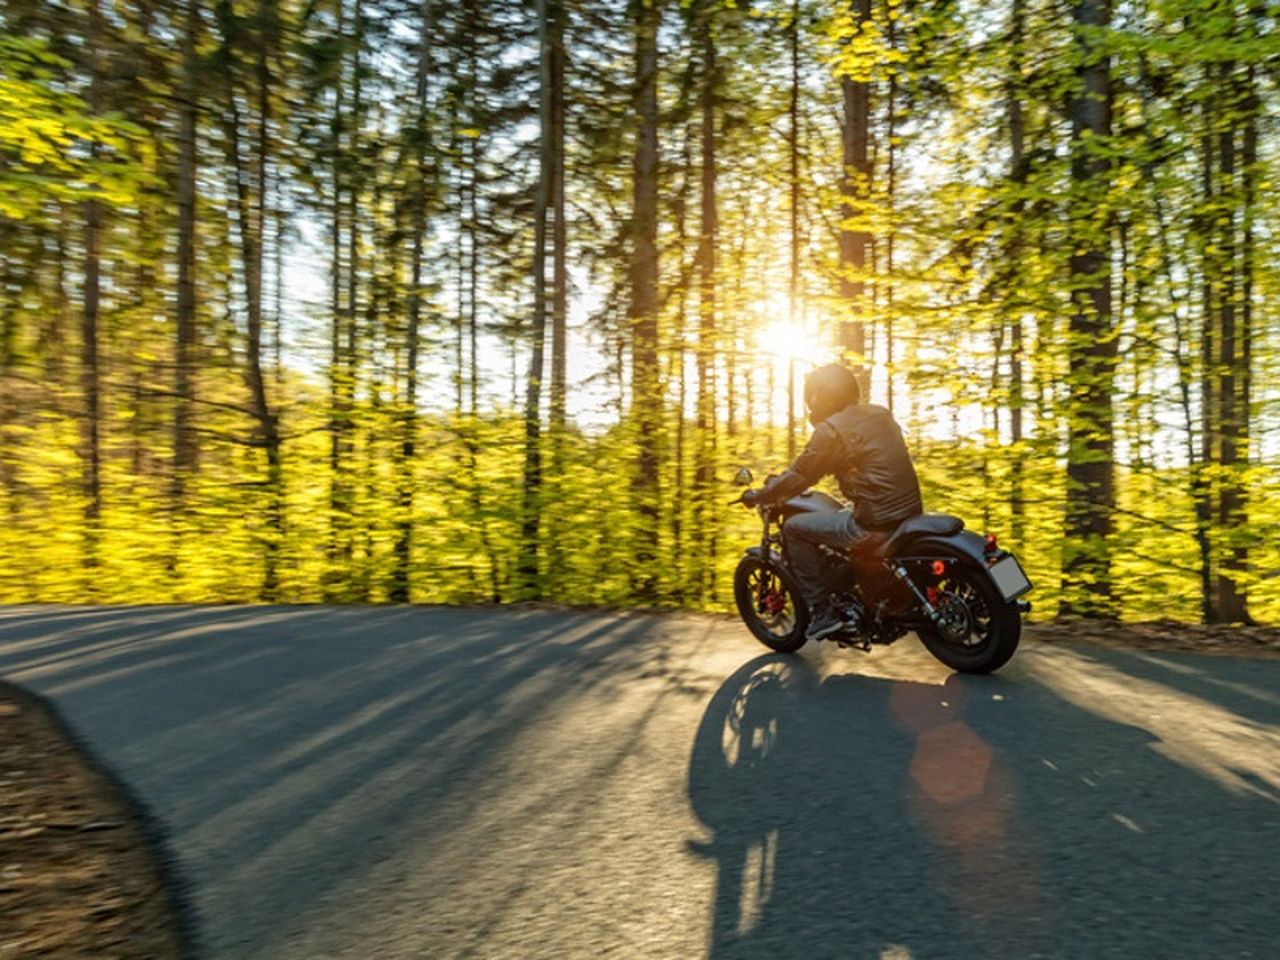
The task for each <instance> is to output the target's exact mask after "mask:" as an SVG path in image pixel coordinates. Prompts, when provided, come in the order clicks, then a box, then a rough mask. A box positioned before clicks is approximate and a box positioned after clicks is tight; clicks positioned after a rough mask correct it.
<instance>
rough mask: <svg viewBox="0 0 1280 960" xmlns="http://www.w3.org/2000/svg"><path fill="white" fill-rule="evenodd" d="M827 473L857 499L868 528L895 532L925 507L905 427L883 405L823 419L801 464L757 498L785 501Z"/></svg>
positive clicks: (858, 515) (853, 407) (860, 406)
mask: <svg viewBox="0 0 1280 960" xmlns="http://www.w3.org/2000/svg"><path fill="white" fill-rule="evenodd" d="M828 474H831V475H834V476H835V478H836V482H837V483H838V484H839V485H840V492H841V493H843V494H844V496H845V498H846V499H848V500H851V501H853V518H854V520H856V521H857V523H858V525H859V526H860V527H862V528H863V529H865V530H892V529H893V528H894V527H896V526H897V525H898V524H900V523H901V522H902V521H903V520H906V519H908V518H910V517H914V516H917V515H919V514H920V513H921V512H922V511H923V509H924V506H923V504H922V502H921V500H920V482H919V481H918V480H917V479H916V470H915V467H914V466H913V465H912V463H911V455H910V454H909V453H908V452H907V445H906V443H905V441H904V440H903V439H902V429H901V428H900V427H899V426H898V424H897V423H896V422H895V421H894V419H893V415H892V414H891V413H889V411H888V410H886V409H885V408H884V407H879V406H876V405H875V404H869V403H851V404H849V406H847V407H845V408H844V409H843V410H840V411H839V412H837V413H834V414H832V415H831V416H830V417H828V418H827V419H826V420H823V421H822V422H821V423H820V424H818V426H817V428H816V429H815V430H814V431H813V436H812V437H810V438H809V443H808V444H807V445H806V446H805V448H804V451H803V452H802V453H801V454H800V456H799V457H797V458H796V462H795V463H793V464H792V465H791V466H790V468H789V469H788V470H787V471H786V472H785V473H783V474H781V475H780V476H777V477H774V478H773V479H772V480H770V481H769V482H768V483H766V484H765V485H764V488H763V489H762V490H761V491H760V493H759V494H758V495H757V497H756V501H757V502H759V503H776V502H778V501H781V500H786V499H787V498H789V497H792V496H795V495H796V494H797V493H800V492H801V491H802V490H805V489H806V488H808V487H811V486H812V485H813V484H815V483H817V482H818V481H819V480H821V479H822V478H823V477H825V476H827V475H828Z"/></svg>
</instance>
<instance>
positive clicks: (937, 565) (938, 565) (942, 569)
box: [933, 560, 947, 577]
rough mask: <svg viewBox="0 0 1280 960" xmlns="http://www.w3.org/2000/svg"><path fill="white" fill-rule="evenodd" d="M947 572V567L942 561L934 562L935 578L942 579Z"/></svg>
mask: <svg viewBox="0 0 1280 960" xmlns="http://www.w3.org/2000/svg"><path fill="white" fill-rule="evenodd" d="M946 572H947V565H946V564H945V563H943V562H942V561H941V560H935V561H933V575H934V576H935V577H940V576H942V575H943V574H944V573H946Z"/></svg>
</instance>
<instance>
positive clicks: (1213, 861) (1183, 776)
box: [688, 655, 1280, 960]
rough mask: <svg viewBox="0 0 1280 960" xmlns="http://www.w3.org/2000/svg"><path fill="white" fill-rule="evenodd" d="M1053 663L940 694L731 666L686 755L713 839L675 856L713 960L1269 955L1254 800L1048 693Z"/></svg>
mask: <svg viewBox="0 0 1280 960" xmlns="http://www.w3.org/2000/svg"><path fill="white" fill-rule="evenodd" d="M1091 663H1092V665H1093V668H1094V669H1095V670H1107V671H1111V672H1112V673H1113V674H1114V677H1113V678H1112V679H1113V680H1114V682H1115V683H1116V684H1119V685H1121V686H1123V685H1125V684H1126V683H1127V682H1132V683H1136V682H1137V681H1136V680H1134V679H1133V678H1128V677H1127V676H1126V675H1125V674H1123V673H1121V672H1119V671H1120V667H1121V666H1122V664H1123V661H1122V660H1120V659H1118V658H1108V659H1107V660H1106V662H1105V663H1103V662H1101V661H1091ZM1061 665H1062V664H1059V663H1058V662H1056V661H1053V660H1050V659H1045V660H1044V662H1043V663H1037V662H1036V658H1035V657H1034V656H1033V657H1030V658H1028V662H1027V665H1025V666H1023V667H1020V668H1018V669H1014V668H1011V669H1010V670H1009V671H1008V673H1007V674H1006V675H1004V676H1003V677H990V678H986V677H964V676H958V675H956V676H951V677H949V678H948V679H947V680H946V682H945V683H943V684H941V685H936V684H927V683H913V682H901V681H892V680H886V679H882V678H878V677H871V676H858V675H843V676H827V677H826V678H825V679H823V678H822V677H821V676H820V674H819V672H818V670H817V669H816V668H815V666H814V664H813V663H812V662H810V660H807V659H805V658H802V657H783V656H777V655H769V656H763V657H758V658H756V659H753V660H751V661H750V662H748V663H746V664H745V665H743V666H742V667H741V668H740V669H739V670H737V671H736V672H735V673H734V674H733V675H732V676H731V677H730V678H729V679H728V680H727V681H726V682H725V683H724V684H723V685H722V686H721V688H720V689H719V691H718V692H717V693H716V694H715V695H714V697H713V698H712V700H711V702H710V703H709V705H708V707H707V710H706V712H705V714H704V716H703V719H702V722H701V725H700V727H699V729H698V731H697V734H696V736H695V739H694V743H693V749H692V753H691V756H690V760H689V771H688V777H689V779H688V787H689V800H690V803H691V806H692V809H693V812H694V814H695V815H696V816H697V818H698V820H699V821H700V822H701V823H702V824H703V825H704V826H705V827H706V828H707V830H708V831H709V837H707V838H706V839H695V840H692V841H691V842H690V848H691V849H692V850H693V851H694V852H695V853H697V854H700V855H702V856H704V857H706V858H707V859H708V860H710V861H711V862H712V863H713V864H714V866H715V871H716V891H715V896H714V899H713V904H712V909H711V918H710V934H709V938H708V955H709V957H710V958H713V960H729V958H738V960H765V958H770V960H772V958H776V957H781V956H786V957H799V958H804V960H818V958H824V957H830V958H864V957H865V958H873V960H874V958H892V960H901V958H917V960H924V958H928V960H934V958H992V957H994V958H1003V957H1009V958H1015V957H1016V958H1023V957H1072V958H1075V957H1090V958H1104V957H1116V958H1121V957H1123V958H1135V957H1162V958H1173V957H1186V958H1203V957H1215V958H1262V957H1266V956H1272V955H1274V954H1273V951H1274V948H1275V944H1276V943H1278V942H1280V920H1277V914H1276V911H1275V910H1274V898H1273V897H1271V896H1270V894H1269V893H1268V892H1267V891H1269V890H1270V889H1271V886H1272V880H1271V877H1272V876H1273V873H1274V865H1275V862H1276V857H1277V856H1280V817H1278V816H1277V814H1278V813H1280V807H1278V806H1277V805H1276V803H1275V802H1274V798H1273V796H1271V795H1270V794H1269V791H1268V789H1266V787H1267V786H1268V785H1267V784H1265V783H1264V784H1262V786H1263V788H1264V789H1256V790H1255V789H1251V788H1250V782H1249V779H1248V778H1244V779H1241V778H1233V777H1231V776H1226V775H1224V776H1223V777H1222V778H1221V779H1215V778H1214V777H1213V776H1211V775H1207V774H1206V772H1205V771H1213V770H1215V769H1218V766H1215V765H1214V764H1210V763H1200V762H1199V760H1198V758H1196V757H1195V756H1194V755H1193V753H1192V751H1191V749H1190V747H1187V746H1186V745H1179V744H1174V743H1168V742H1165V741H1162V740H1159V739H1157V738H1156V737H1155V736H1153V735H1152V734H1151V733H1149V732H1148V731H1147V730H1145V729H1142V727H1140V726H1139V725H1135V724H1130V723H1116V722H1113V721H1112V720H1109V719H1106V718H1104V717H1102V716H1099V715H1098V714H1097V713H1095V712H1092V711H1091V710H1089V709H1082V708H1081V706H1079V705H1078V703H1077V702H1073V700H1074V701H1080V700H1081V697H1080V695H1079V692H1078V691H1072V698H1071V699H1068V697H1067V696H1063V695H1059V694H1058V693H1057V692H1055V689H1054V686H1053V682H1054V680H1053V677H1052V676H1051V675H1047V669H1046V668H1047V667H1050V666H1052V667H1055V668H1056V667H1058V666H1061ZM1145 682H1146V683H1151V681H1145ZM1148 694H1149V691H1146V690H1141V689H1140V690H1139V691H1138V693H1137V694H1135V696H1137V697H1139V698H1140V697H1142V696H1146V695H1148ZM1162 696H1164V695H1163V694H1162ZM1178 696H1179V693H1178V691H1176V690H1168V693H1167V697H1166V699H1167V698H1168V697H1173V698H1175V700H1174V701H1172V702H1180V703H1183V704H1184V706H1186V708H1187V711H1188V712H1187V715H1186V716H1185V717H1182V718H1181V720H1182V722H1183V723H1185V724H1187V725H1195V724H1196V723H1197V720H1198V718H1197V716H1196V715H1195V712H1194V707H1195V701H1194V700H1191V699H1190V698H1186V697H1184V698H1183V699H1182V700H1177V699H1176V698H1178ZM1161 705H1162V706H1163V707H1167V706H1168V704H1167V703H1165V702H1164V700H1162V701H1161ZM1140 706H1141V703H1140V704H1139V708H1140ZM1205 709H1213V710H1216V711H1219V712H1224V708H1221V707H1219V706H1217V705H1213V706H1212V707H1211V708H1210V707H1206V708H1205ZM1140 712H1141V711H1140V709H1137V713H1135V714H1134V715H1138V714H1140ZM1240 722H1241V724H1242V729H1248V730H1254V729H1255V725H1251V724H1250V723H1249V722H1248V721H1245V720H1241V721H1240ZM1162 729H1167V727H1166V728H1162ZM1273 733H1274V731H1273ZM1267 742H1274V741H1267ZM1193 745H1195V746H1198V747H1199V748H1201V749H1222V750H1225V749H1227V748H1226V747H1224V746H1222V745H1221V744H1220V743H1218V742H1217V741H1214V742H1211V743H1208V745H1207V746H1206V745H1204V744H1199V743H1198V742H1197V743H1196V744H1193ZM1247 745H1248V744H1246V746H1247ZM1220 765H1222V766H1223V767H1224V769H1225V768H1226V766H1228V765H1229V760H1227V759H1221V760H1220ZM1261 769H1263V770H1264V771H1265V770H1267V769H1269V768H1268V767H1266V766H1265V764H1264V766H1263V767H1262V768H1261ZM1254 779H1255V780H1256V779H1258V778H1257V777H1254ZM1270 786H1271V789H1274V784H1273V785H1270Z"/></svg>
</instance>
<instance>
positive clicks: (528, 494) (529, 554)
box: [519, 0, 556, 600]
mask: <svg viewBox="0 0 1280 960" xmlns="http://www.w3.org/2000/svg"><path fill="white" fill-rule="evenodd" d="M554 3H555V0H538V45H539V64H540V82H539V85H538V86H539V100H538V120H539V127H540V131H539V141H538V192H537V195H536V196H535V201H534V221H533V328H532V331H531V339H532V346H533V349H532V352H531V356H530V359H529V382H528V385H527V388H526V389H527V392H526V395H525V407H524V505H523V506H524V510H523V514H524V519H523V524H522V527H521V536H522V539H523V548H522V550H521V554H520V566H519V580H520V595H521V597H522V598H524V599H529V600H534V599H537V598H538V597H539V596H540V595H541V592H542V582H541V577H540V573H539V564H538V553H539V546H540V544H539V532H540V529H541V521H542V413H541V404H542V375H543V365H544V356H543V354H544V349H545V344H546V330H547V219H548V216H549V215H550V213H551V210H552V207H553V202H554V194H555V169H554V168H555V153H556V148H555V143H554V142H553V141H554V133H553V129H552V128H553V125H554V119H553V113H554V107H553V99H554V87H553V84H554V79H553V74H554V72H555V69H554V66H553V64H552V47H553V44H554V39H553V34H554V29H553V26H552V22H551V20H552V17H553V11H552V9H551V7H552V5H553V4H554Z"/></svg>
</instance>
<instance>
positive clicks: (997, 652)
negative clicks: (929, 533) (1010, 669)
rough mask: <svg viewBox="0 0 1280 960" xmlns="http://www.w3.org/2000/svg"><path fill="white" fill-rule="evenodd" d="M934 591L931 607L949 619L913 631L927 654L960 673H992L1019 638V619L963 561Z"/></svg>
mask: <svg viewBox="0 0 1280 960" xmlns="http://www.w3.org/2000/svg"><path fill="white" fill-rule="evenodd" d="M938 593H939V596H940V598H941V599H940V600H939V602H938V604H936V606H937V607H938V609H939V611H940V612H942V613H943V614H944V615H947V614H950V615H951V616H950V617H949V618H948V622H947V624H946V625H944V626H940V625H938V624H933V623H930V624H927V625H925V626H922V627H920V628H919V629H918V630H917V631H916V633H917V634H918V636H919V637H920V640H921V642H923V643H924V645H925V647H926V648H928V650H929V652H930V653H932V654H933V655H934V656H935V657H937V658H938V659H939V660H941V661H942V662H943V663H945V664H946V665H947V666H948V667H950V668H951V669H952V670H958V671H960V672H961V673H992V672H993V671H995V670H999V669H1000V668H1001V667H1003V666H1004V665H1005V664H1006V663H1008V662H1009V658H1010V657H1012V656H1013V653H1014V651H1015V650H1017V649H1018V640H1019V638H1020V637H1021V636H1022V616H1021V614H1020V613H1019V612H1018V608H1017V607H1016V606H1014V605H1013V604H1011V603H1007V602H1006V601H1005V600H1004V598H1003V597H1001V596H1000V594H999V592H998V591H997V590H996V587H995V584H994V583H992V582H991V578H990V577H989V576H988V575H987V572H986V571H985V570H983V569H981V568H979V567H978V566H977V564H975V563H974V562H973V560H972V559H968V558H964V559H962V560H961V562H959V563H956V564H954V565H953V566H952V571H951V572H950V573H948V574H947V576H946V577H945V578H944V579H943V580H941V581H939V583H938ZM961 606H963V611H962V610H961ZM962 616H963V617H966V618H967V619H966V620H964V621H962V620H961V617H962Z"/></svg>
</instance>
